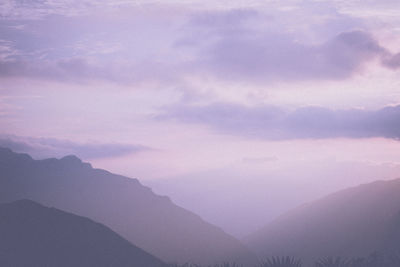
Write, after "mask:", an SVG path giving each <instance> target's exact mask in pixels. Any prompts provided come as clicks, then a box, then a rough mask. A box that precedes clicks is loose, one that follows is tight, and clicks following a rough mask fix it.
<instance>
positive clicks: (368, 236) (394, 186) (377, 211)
mask: <svg viewBox="0 0 400 267" xmlns="http://www.w3.org/2000/svg"><path fill="white" fill-rule="evenodd" d="M245 242H246V243H247V244H248V246H249V247H250V248H252V249H253V251H256V252H257V253H258V255H259V256H260V257H263V258H264V257H269V256H275V255H290V256H294V257H298V258H301V259H303V260H304V261H306V262H310V261H313V260H316V259H318V258H321V257H327V256H340V257H362V256H367V255H369V254H370V253H374V252H380V253H388V254H393V253H398V252H400V179H396V180H390V181H377V182H373V183H369V184H363V185H360V186H357V187H353V188H349V189H346V190H342V191H339V192H336V193H334V194H331V195H328V196H326V197H324V198H322V199H319V200H316V201H314V202H311V203H308V204H305V205H302V206H300V207H298V208H296V209H294V210H292V211H289V212H287V213H286V214H284V215H282V216H280V217H278V218H277V219H276V220H274V221H273V222H271V223H269V224H268V225H266V226H265V227H264V228H262V229H261V230H259V231H257V232H255V233H253V234H251V235H250V236H248V237H247V238H246V239H245Z"/></svg>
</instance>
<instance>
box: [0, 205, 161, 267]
mask: <svg viewBox="0 0 400 267" xmlns="http://www.w3.org/2000/svg"><path fill="white" fill-rule="evenodd" d="M0 237H1V238H0V266H14V267H18V266H61V267H62V266H76V267H79V266H82V267H87V266H98V267H101V266H104V267H106V266H126V267H128V266H130V267H166V266H167V265H166V264H164V263H162V262H161V261H160V260H158V259H157V258H155V257H153V256H152V255H150V254H148V253H147V252H145V251H143V250H142V249H140V248H138V247H135V246H134V245H132V244H130V243H129V242H128V241H126V240H125V239H123V238H122V237H120V236H119V235H117V234H116V233H114V232H112V231H111V230H110V229H109V228H107V227H105V226H104V225H101V224H99V223H96V222H93V221H91V220H89V219H87V218H84V217H80V216H77V215H74V214H71V213H66V212H63V211H61V210H57V209H54V208H47V207H44V206H42V205H40V204H38V203H36V202H33V201H30V200H19V201H16V202H12V203H6V204H0Z"/></svg>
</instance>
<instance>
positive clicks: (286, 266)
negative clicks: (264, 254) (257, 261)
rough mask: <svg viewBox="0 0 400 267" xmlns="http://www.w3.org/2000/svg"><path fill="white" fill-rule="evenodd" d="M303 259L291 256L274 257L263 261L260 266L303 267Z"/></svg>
mask: <svg viewBox="0 0 400 267" xmlns="http://www.w3.org/2000/svg"><path fill="white" fill-rule="evenodd" d="M301 266H302V264H301V261H300V260H298V259H295V258H291V257H272V258H269V259H266V260H265V261H264V262H262V263H261V265H260V267H301Z"/></svg>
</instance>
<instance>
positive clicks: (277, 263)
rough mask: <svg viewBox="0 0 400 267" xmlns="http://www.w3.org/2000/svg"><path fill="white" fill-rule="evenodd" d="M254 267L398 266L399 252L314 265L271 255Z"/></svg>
mask: <svg viewBox="0 0 400 267" xmlns="http://www.w3.org/2000/svg"><path fill="white" fill-rule="evenodd" d="M170 267H242V265H239V264H236V263H224V264H217V265H208V266H201V265H197V264H188V263H187V264H183V265H176V264H175V265H170ZM254 267H400V254H387V255H384V254H381V253H373V254H371V255H370V256H368V257H365V258H351V259H345V258H341V257H326V258H321V259H319V260H318V261H317V262H315V263H314V265H307V266H306V265H303V264H302V262H301V260H300V259H296V258H293V257H271V258H268V259H265V260H264V261H263V262H261V263H260V264H258V265H256V266H254Z"/></svg>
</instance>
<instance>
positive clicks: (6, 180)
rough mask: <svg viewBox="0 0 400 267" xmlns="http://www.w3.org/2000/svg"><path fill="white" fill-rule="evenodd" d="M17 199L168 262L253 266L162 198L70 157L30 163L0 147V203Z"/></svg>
mask: <svg viewBox="0 0 400 267" xmlns="http://www.w3.org/2000/svg"><path fill="white" fill-rule="evenodd" d="M18 199H31V200H34V201H37V202H39V203H41V204H44V205H48V206H53V207H56V208H59V209H61V210H65V211H67V212H72V213H74V214H77V215H80V216H85V217H88V218H90V219H92V220H94V221H97V222H100V223H102V224H104V225H106V226H108V227H110V228H111V229H112V230H113V231H115V232H117V233H118V234H119V235H121V236H122V237H124V238H126V239H127V240H128V241H130V242H131V243H132V244H134V245H136V246H138V247H140V248H142V249H144V250H145V251H148V252H149V253H151V254H152V255H155V256H156V257H158V258H160V259H162V260H164V261H165V262H168V263H170V262H178V263H184V262H194V263H200V264H212V263H220V262H224V261H230V262H233V261H235V262H239V263H245V264H247V263H254V262H255V256H253V254H251V253H250V252H249V251H248V250H247V248H246V247H245V246H244V245H242V244H241V243H240V242H239V241H238V240H236V239H235V238H233V237H231V236H229V235H228V234H226V233H225V232H223V231H222V230H221V229H219V228H217V227H215V226H213V225H211V224H209V223H207V222H205V221H203V220H202V219H201V218H200V217H199V216H197V215H195V214H193V213H192V212H189V211H187V210H185V209H183V208H180V207H178V206H176V205H175V204H174V203H172V202H171V201H170V200H169V199H168V198H167V197H161V196H158V195H156V194H154V193H153V192H152V191H151V190H150V189H149V188H147V187H145V186H143V185H141V184H140V183H139V181H138V180H136V179H131V178H127V177H123V176H120V175H115V174H112V173H110V172H107V171H105V170H100V169H93V168H92V167H91V165H90V164H88V163H83V162H81V160H80V159H78V158H77V157H75V156H67V157H64V158H62V159H45V160H34V159H32V158H31V157H30V156H29V155H26V154H18V153H14V152H12V151H11V150H9V149H6V148H0V203H1V202H11V201H15V200H18Z"/></svg>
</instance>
